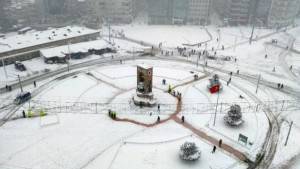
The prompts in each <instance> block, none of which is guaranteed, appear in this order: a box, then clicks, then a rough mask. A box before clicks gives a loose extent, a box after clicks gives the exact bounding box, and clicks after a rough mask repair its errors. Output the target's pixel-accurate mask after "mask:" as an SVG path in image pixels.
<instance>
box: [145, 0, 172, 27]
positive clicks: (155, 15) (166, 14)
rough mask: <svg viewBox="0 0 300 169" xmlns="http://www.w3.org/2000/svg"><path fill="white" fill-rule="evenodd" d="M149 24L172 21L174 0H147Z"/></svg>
mask: <svg viewBox="0 0 300 169" xmlns="http://www.w3.org/2000/svg"><path fill="white" fill-rule="evenodd" d="M147 11H148V23H149V24H171V23H172V11H173V8H172V0H147Z"/></svg>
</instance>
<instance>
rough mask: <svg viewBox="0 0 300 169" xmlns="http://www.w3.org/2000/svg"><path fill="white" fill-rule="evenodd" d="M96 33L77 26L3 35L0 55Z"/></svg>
mask: <svg viewBox="0 0 300 169" xmlns="http://www.w3.org/2000/svg"><path fill="white" fill-rule="evenodd" d="M97 32H99V30H93V29H89V28H86V27H79V26H67V27H62V28H49V29H48V30H45V31H35V30H32V31H29V32H27V33H25V34H17V33H13V34H5V37H1V38H0V53H3V52H8V51H13V50H17V49H22V48H26V47H31V46H35V45H40V44H45V43H49V42H55V41H58V40H63V39H68V38H72V37H77V36H82V35H87V34H91V33H97Z"/></svg>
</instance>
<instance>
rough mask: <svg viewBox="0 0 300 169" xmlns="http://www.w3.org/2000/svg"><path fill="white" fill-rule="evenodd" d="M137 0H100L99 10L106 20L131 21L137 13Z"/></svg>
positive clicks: (111, 21) (112, 21)
mask: <svg viewBox="0 0 300 169" xmlns="http://www.w3.org/2000/svg"><path fill="white" fill-rule="evenodd" d="M136 1H137V0H98V10H100V11H103V12H102V13H101V14H100V15H101V16H100V17H102V18H103V19H104V20H105V21H107V22H110V23H114V22H118V23H130V22H132V21H133V19H134V17H135V15H136Z"/></svg>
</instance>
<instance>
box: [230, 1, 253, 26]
mask: <svg viewBox="0 0 300 169" xmlns="http://www.w3.org/2000/svg"><path fill="white" fill-rule="evenodd" d="M250 1H251V0H227V3H226V5H227V7H226V11H225V15H226V17H225V21H226V22H228V23H229V24H230V25H245V24H248V22H249V14H250V7H251V3H250Z"/></svg>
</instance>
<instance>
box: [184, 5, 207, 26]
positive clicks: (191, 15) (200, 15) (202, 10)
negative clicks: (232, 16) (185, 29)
mask: <svg viewBox="0 0 300 169" xmlns="http://www.w3.org/2000/svg"><path fill="white" fill-rule="evenodd" d="M209 10H210V0H189V7H188V22H189V23H191V24H200V25H204V24H207V23H208V21H209Z"/></svg>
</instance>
